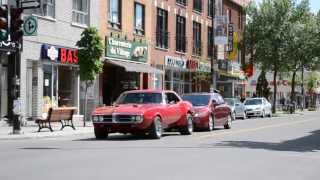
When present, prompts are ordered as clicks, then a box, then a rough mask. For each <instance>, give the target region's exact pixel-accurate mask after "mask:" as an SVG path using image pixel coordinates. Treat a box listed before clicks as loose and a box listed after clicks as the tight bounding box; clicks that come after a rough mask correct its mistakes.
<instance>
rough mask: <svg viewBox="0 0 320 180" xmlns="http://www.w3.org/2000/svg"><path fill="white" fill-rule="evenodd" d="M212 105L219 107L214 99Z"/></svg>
mask: <svg viewBox="0 0 320 180" xmlns="http://www.w3.org/2000/svg"><path fill="white" fill-rule="evenodd" d="M211 104H212V106H213V107H216V106H217V105H218V103H217V101H216V100H214V99H213V100H212V101H211Z"/></svg>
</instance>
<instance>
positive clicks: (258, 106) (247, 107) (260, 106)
mask: <svg viewBox="0 0 320 180" xmlns="http://www.w3.org/2000/svg"><path fill="white" fill-rule="evenodd" d="M245 107H246V109H256V108H262V105H245Z"/></svg>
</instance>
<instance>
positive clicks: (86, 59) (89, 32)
mask: <svg viewBox="0 0 320 180" xmlns="http://www.w3.org/2000/svg"><path fill="white" fill-rule="evenodd" d="M76 45H77V46H78V47H79V50H78V58H79V66H80V70H79V73H80V79H81V80H82V81H84V82H85V106H84V119H83V120H84V121H83V126H85V125H86V123H85V122H86V117H87V104H88V96H87V94H88V88H89V87H90V86H92V85H93V83H94V80H95V79H96V77H97V75H98V74H100V73H101V72H102V69H103V62H102V61H101V60H100V58H101V56H102V54H103V49H104V48H103V43H102V39H101V37H100V36H99V34H98V30H97V29H96V28H93V27H89V28H86V29H85V30H84V31H83V32H82V33H81V39H80V40H79V41H78V42H77V44H76Z"/></svg>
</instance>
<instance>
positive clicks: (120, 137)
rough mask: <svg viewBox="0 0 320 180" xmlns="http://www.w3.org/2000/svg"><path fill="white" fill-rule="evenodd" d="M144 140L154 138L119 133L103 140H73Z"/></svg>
mask: <svg viewBox="0 0 320 180" xmlns="http://www.w3.org/2000/svg"><path fill="white" fill-rule="evenodd" d="M179 135H180V134H173V133H170V134H163V135H162V137H163V138H164V137H167V136H179ZM145 140H154V139H151V138H150V137H148V136H147V135H131V134H128V135H125V134H119V135H110V136H109V137H108V138H107V139H104V140H98V139H96V138H85V139H77V140H74V141H145Z"/></svg>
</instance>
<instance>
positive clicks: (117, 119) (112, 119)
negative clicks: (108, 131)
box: [102, 115, 135, 123]
mask: <svg viewBox="0 0 320 180" xmlns="http://www.w3.org/2000/svg"><path fill="white" fill-rule="evenodd" d="M133 116H134V115H103V116H102V117H103V121H102V122H106V123H134V122H135V121H134V119H132V117H133Z"/></svg>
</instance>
